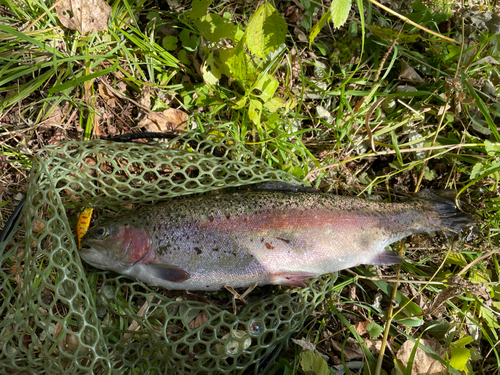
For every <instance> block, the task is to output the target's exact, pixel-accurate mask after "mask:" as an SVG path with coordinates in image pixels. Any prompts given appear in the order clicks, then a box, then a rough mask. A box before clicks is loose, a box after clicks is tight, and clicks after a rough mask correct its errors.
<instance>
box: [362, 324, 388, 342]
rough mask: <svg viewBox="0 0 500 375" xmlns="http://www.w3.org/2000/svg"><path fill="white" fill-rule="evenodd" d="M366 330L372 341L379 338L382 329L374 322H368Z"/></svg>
mask: <svg viewBox="0 0 500 375" xmlns="http://www.w3.org/2000/svg"><path fill="white" fill-rule="evenodd" d="M366 330H367V331H368V333H369V334H370V338H372V339H374V338H376V337H379V336H380V334H381V333H382V332H383V331H384V329H383V328H382V327H381V326H379V325H378V324H377V323H375V322H370V323H368V324H367V325H366Z"/></svg>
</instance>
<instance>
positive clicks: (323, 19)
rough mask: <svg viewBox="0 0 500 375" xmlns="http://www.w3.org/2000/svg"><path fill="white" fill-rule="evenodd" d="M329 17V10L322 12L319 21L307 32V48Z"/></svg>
mask: <svg viewBox="0 0 500 375" xmlns="http://www.w3.org/2000/svg"><path fill="white" fill-rule="evenodd" d="M331 17H332V14H331V13H330V12H326V13H325V14H323V17H321V19H320V20H319V22H318V23H317V24H316V25H314V26H313V27H312V29H311V32H310V33H309V48H311V43H312V42H313V41H314V38H316V36H317V35H318V34H319V32H320V30H321V29H322V28H323V26H325V25H326V23H327V22H328V20H329V19H330V18H331Z"/></svg>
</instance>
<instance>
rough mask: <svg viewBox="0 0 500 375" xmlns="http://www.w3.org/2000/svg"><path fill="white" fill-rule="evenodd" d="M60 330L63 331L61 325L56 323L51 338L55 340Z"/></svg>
mask: <svg viewBox="0 0 500 375" xmlns="http://www.w3.org/2000/svg"><path fill="white" fill-rule="evenodd" d="M62 330H63V325H62V324H61V322H57V323H56V328H54V332H52V337H54V338H57V337H58V336H59V334H60V333H61V331H62Z"/></svg>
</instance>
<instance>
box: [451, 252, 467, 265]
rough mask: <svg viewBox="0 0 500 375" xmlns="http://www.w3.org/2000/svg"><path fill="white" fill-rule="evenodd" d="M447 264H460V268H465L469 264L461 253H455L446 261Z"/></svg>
mask: <svg viewBox="0 0 500 375" xmlns="http://www.w3.org/2000/svg"><path fill="white" fill-rule="evenodd" d="M446 263H447V264H458V265H459V266H462V267H465V266H466V265H467V264H468V263H467V260H466V259H465V257H464V256H463V255H462V254H460V253H453V254H450V255H449V256H448V258H447V259H446Z"/></svg>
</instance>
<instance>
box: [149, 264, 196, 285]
mask: <svg viewBox="0 0 500 375" xmlns="http://www.w3.org/2000/svg"><path fill="white" fill-rule="evenodd" d="M143 267H144V268H145V269H146V270H147V271H148V272H150V273H151V274H152V275H154V276H156V277H158V278H159V279H163V280H167V281H171V282H173V283H180V282H183V281H186V280H187V279H189V277H190V276H189V274H188V273H187V272H186V271H184V270H183V269H182V268H179V267H177V266H169V265H163V264H143Z"/></svg>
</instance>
